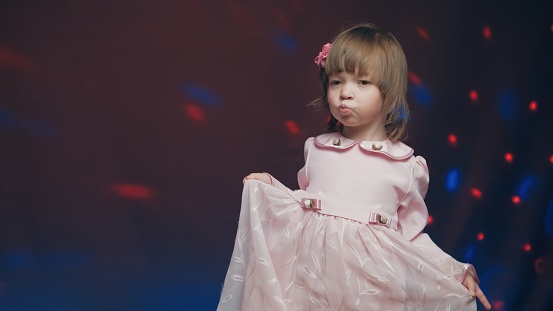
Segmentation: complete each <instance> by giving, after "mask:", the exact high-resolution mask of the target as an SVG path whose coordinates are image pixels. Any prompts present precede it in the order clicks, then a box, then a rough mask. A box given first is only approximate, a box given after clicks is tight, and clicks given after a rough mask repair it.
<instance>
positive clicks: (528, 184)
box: [517, 175, 538, 201]
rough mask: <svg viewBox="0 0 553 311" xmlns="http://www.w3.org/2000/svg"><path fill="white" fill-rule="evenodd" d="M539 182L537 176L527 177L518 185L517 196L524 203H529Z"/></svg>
mask: <svg viewBox="0 0 553 311" xmlns="http://www.w3.org/2000/svg"><path fill="white" fill-rule="evenodd" d="M537 182H538V177H536V176H535V175H527V176H525V177H524V178H523V179H522V180H521V182H520V184H519V185H518V190H517V195H518V196H519V197H520V198H521V199H522V201H528V200H529V199H530V196H531V194H532V190H534V189H535V186H536V184H537Z"/></svg>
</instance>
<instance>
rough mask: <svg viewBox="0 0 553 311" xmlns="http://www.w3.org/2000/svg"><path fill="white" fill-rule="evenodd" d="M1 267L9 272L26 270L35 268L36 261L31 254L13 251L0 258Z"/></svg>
mask: <svg viewBox="0 0 553 311" xmlns="http://www.w3.org/2000/svg"><path fill="white" fill-rule="evenodd" d="M1 266H4V267H7V268H8V269H9V270H26V269H30V268H33V267H34V266H35V260H34V258H33V256H32V255H31V253H29V252H25V251H11V252H8V253H5V254H3V255H2V256H0V267H1Z"/></svg>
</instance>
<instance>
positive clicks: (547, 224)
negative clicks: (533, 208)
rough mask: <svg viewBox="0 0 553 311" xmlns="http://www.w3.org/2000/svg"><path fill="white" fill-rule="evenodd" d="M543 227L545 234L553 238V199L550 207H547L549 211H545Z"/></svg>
mask: <svg viewBox="0 0 553 311" xmlns="http://www.w3.org/2000/svg"><path fill="white" fill-rule="evenodd" d="M543 227H544V228H545V233H547V235H548V236H549V237H553V199H551V201H549V206H547V210H546V211H545V217H544V219H543Z"/></svg>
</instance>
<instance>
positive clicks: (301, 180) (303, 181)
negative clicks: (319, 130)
mask: <svg viewBox="0 0 553 311" xmlns="http://www.w3.org/2000/svg"><path fill="white" fill-rule="evenodd" d="M314 144H315V138H313V137H309V138H308V139H307V140H306V141H305V146H304V147H303V158H304V160H305V164H304V166H303V167H302V169H301V170H300V171H299V172H298V185H299V186H300V189H302V190H305V189H306V188H307V186H309V179H308V178H307V163H308V162H309V150H311V148H312V147H313V145H314Z"/></svg>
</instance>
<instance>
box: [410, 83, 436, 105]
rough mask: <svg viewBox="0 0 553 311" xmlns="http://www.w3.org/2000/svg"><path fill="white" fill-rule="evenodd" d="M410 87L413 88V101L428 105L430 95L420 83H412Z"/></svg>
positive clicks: (430, 98) (430, 99)
mask: <svg viewBox="0 0 553 311" xmlns="http://www.w3.org/2000/svg"><path fill="white" fill-rule="evenodd" d="M411 89H412V90H413V98H414V99H415V102H417V103H418V104H421V105H423V106H427V105H430V102H431V101H432V97H431V96H430V93H429V92H428V90H427V89H426V88H425V87H424V86H423V85H422V84H415V85H413V84H412V86H411Z"/></svg>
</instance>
